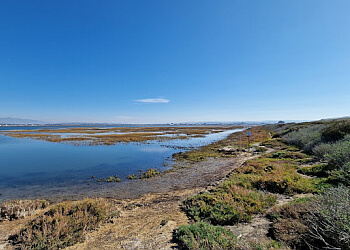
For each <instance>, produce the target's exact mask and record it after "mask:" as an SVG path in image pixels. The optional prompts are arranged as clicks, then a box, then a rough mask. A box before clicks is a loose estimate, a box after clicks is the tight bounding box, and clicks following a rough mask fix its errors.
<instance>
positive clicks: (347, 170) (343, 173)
mask: <svg viewBox="0 0 350 250" xmlns="http://www.w3.org/2000/svg"><path fill="white" fill-rule="evenodd" d="M328 182H329V183H332V184H343V185H345V186H348V187H349V186H350V162H349V163H347V164H345V166H344V167H343V168H342V169H340V170H334V171H332V172H331V174H330V176H329V177H328Z"/></svg>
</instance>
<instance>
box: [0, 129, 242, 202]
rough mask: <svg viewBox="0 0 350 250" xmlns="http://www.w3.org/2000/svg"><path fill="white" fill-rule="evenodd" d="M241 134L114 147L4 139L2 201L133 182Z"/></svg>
mask: <svg viewBox="0 0 350 250" xmlns="http://www.w3.org/2000/svg"><path fill="white" fill-rule="evenodd" d="M31 128H32V127H31ZM240 130H241V129H236V130H228V131H225V132H221V133H216V134H209V135H207V136H206V137H204V138H190V139H184V140H180V139H175V140H170V141H148V142H145V143H119V144H116V145H111V146H106V145H94V146H74V145H72V144H63V143H52V142H47V141H41V140H33V139H25V138H12V137H8V136H4V135H0V171H1V172H0V193H1V194H2V195H1V196H0V201H1V200H6V199H8V197H11V198H22V197H21V192H19V191H23V190H24V189H27V190H28V192H30V190H31V188H33V190H34V187H35V188H36V189H38V190H40V189H45V188H48V187H50V188H54V187H60V188H62V187H64V188H67V189H69V187H71V186H76V185H82V184H86V183H87V182H96V179H98V178H107V177H109V176H111V175H114V174H117V175H118V176H119V177H121V178H122V179H123V180H124V181H127V176H128V175H129V174H134V173H137V172H138V171H139V170H146V169H148V168H158V169H160V170H162V171H163V170H165V169H166V167H165V166H164V163H169V162H170V159H171V156H172V154H173V153H176V152H179V151H185V150H189V149H192V148H194V147H199V146H203V145H206V144H209V143H212V142H214V141H217V140H220V139H223V138H225V137H226V136H227V135H229V134H230V133H233V132H236V131H240ZM92 176H94V177H95V178H94V179H93V178H91V177H92ZM16 192H17V193H16Z"/></svg>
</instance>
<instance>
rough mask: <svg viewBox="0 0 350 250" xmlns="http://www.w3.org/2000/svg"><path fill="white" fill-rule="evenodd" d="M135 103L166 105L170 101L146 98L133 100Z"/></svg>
mask: <svg viewBox="0 0 350 250" xmlns="http://www.w3.org/2000/svg"><path fill="white" fill-rule="evenodd" d="M135 101H136V102H142V103H168V102H170V100H168V99H165V98H146V99H139V100H135Z"/></svg>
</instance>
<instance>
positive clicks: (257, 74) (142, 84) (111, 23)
mask: <svg viewBox="0 0 350 250" xmlns="http://www.w3.org/2000/svg"><path fill="white" fill-rule="evenodd" d="M349 9H350V1H348V0H339V1H327V0H309V1H303V0H288V1H272V0H267V1H257V0H255V1H226V0H222V1H202V0H201V1H199V0H194V1H181V0H180V1H160V0H157V1H155V0H151V1H141V0H135V1H114V0H106V1H103V2H101V1H96V0H85V1H81V0H77V1H68V0H63V1H44V0H38V1H21V0H20V1H10V0H4V1H1V3H0V21H1V22H0V32H1V34H2V38H1V39H0V52H1V57H0V83H1V85H0V86H1V98H0V117H18V118H23V119H33V120H41V121H45V122H50V123H62V122H86V123H129V124H140V123H143V124H146V123H147V124H155V123H158V124H159V123H179V122H208V121H211V122H224V121H266V120H301V121H305V120H308V121H310V120H319V119H325V118H337V117H345V116H349V115H350V113H349V110H350V71H349V68H350V29H349V27H350V15H349V14H348V10H349Z"/></svg>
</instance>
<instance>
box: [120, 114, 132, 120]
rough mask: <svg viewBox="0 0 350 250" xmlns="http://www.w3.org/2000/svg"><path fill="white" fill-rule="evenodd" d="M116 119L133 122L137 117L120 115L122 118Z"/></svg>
mask: <svg viewBox="0 0 350 250" xmlns="http://www.w3.org/2000/svg"><path fill="white" fill-rule="evenodd" d="M116 118H117V119H124V120H131V119H134V118H135V117H133V116H122V115H120V116H117V117H116Z"/></svg>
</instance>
